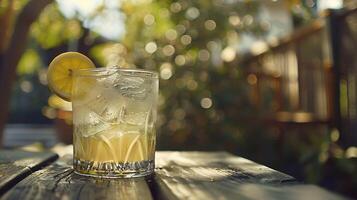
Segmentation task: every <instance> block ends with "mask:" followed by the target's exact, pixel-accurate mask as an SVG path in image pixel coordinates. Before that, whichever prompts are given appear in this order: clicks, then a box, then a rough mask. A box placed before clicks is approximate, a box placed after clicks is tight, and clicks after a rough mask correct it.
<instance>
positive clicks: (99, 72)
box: [73, 66, 159, 78]
mask: <svg viewBox="0 0 357 200" xmlns="http://www.w3.org/2000/svg"><path fill="white" fill-rule="evenodd" d="M118 71H120V72H126V73H127V74H126V75H132V76H145V77H149V78H150V77H151V78H158V77H159V74H158V72H156V71H153V70H147V69H137V68H122V67H119V66H112V67H98V68H86V69H73V75H74V76H86V77H103V76H104V77H105V76H110V75H112V74H113V73H116V72H118Z"/></svg>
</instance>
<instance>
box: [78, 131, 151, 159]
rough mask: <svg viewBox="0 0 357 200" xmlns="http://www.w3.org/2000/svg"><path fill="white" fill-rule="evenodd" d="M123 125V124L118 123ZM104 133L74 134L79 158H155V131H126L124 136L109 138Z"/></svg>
mask: <svg viewBox="0 0 357 200" xmlns="http://www.w3.org/2000/svg"><path fill="white" fill-rule="evenodd" d="M117 126H121V125H117ZM115 129H116V127H113V129H112V130H110V131H103V133H102V134H103V135H99V136H89V137H83V136H81V135H78V134H75V135H74V148H75V150H74V152H75V155H74V156H75V159H77V160H81V159H83V160H92V161H94V162H98V163H100V162H102V163H105V162H115V163H126V162H138V161H145V160H153V159H154V151H155V133H146V134H145V133H140V132H136V131H128V132H125V133H124V134H123V135H122V136H118V137H112V138H109V139H108V138H107V137H106V136H105V135H106V133H108V134H112V133H110V132H111V131H116V130H115Z"/></svg>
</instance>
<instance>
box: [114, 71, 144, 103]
mask: <svg viewBox="0 0 357 200" xmlns="http://www.w3.org/2000/svg"><path fill="white" fill-rule="evenodd" d="M114 87H115V88H117V89H118V90H119V92H120V94H121V95H122V96H124V97H128V98H131V99H134V100H143V99H145V98H146V96H147V94H148V92H149V90H148V86H147V85H146V84H145V80H144V79H143V78H140V77H125V76H122V77H120V78H118V79H117V80H116V81H115V84H114Z"/></svg>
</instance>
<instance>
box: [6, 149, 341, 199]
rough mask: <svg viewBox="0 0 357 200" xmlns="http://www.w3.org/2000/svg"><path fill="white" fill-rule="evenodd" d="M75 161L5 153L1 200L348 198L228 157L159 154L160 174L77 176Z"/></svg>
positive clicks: (218, 154) (223, 154) (49, 155)
mask: <svg viewBox="0 0 357 200" xmlns="http://www.w3.org/2000/svg"><path fill="white" fill-rule="evenodd" d="M71 162H72V156H71V155H65V156H63V157H60V158H59V156H58V155H57V154H54V153H50V152H44V153H30V152H24V151H7V150H2V151H0V195H1V199H16V200H18V199H19V200H26V199H63V200H68V199H85V200H87V199H204V200H209V199H214V200H216V199H243V200H245V199H250V200H251V199H324V200H327V199H345V198H343V197H341V196H339V195H336V194H333V193H331V192H328V191H326V190H324V189H322V188H320V187H318V186H314V185H304V184H300V183H298V182H297V181H296V180H295V179H294V178H293V177H291V176H289V175H286V174H284V173H281V172H278V171H275V170H273V169H270V168H268V167H265V166H263V165H259V164H257V163H254V162H252V161H250V160H247V159H244V158H241V157H237V156H234V155H232V154H229V153H227V152H165V151H164V152H157V153H156V169H155V175H154V176H152V177H147V178H133V179H103V178H90V177H84V176H80V175H77V174H75V173H73V169H72V168H71Z"/></svg>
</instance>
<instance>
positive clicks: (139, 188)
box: [2, 156, 152, 200]
mask: <svg viewBox="0 0 357 200" xmlns="http://www.w3.org/2000/svg"><path fill="white" fill-rule="evenodd" d="M71 166H72V156H64V157H63V158H61V159H60V160H58V161H57V162H55V163H53V164H51V165H50V166H48V167H46V168H44V169H42V170H39V171H37V172H35V173H33V174H31V175H30V176H28V177H27V178H25V179H24V180H22V181H21V182H19V183H18V184H17V185H16V186H15V187H14V188H12V189H11V190H9V191H8V192H7V193H6V194H5V195H4V196H3V197H2V199H14V200H15V199H16V200H17V199H23V200H29V199H34V200H35V199H83V200H84V199H85V200H90V199H101V200H102V199H149V200H150V199H152V196H151V192H150V189H149V187H148V185H147V184H146V181H145V179H144V178H133V179H102V178H91V177H85V176H81V175H77V174H75V173H74V172H73V169H72V167H71Z"/></svg>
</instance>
